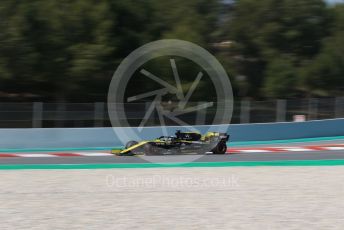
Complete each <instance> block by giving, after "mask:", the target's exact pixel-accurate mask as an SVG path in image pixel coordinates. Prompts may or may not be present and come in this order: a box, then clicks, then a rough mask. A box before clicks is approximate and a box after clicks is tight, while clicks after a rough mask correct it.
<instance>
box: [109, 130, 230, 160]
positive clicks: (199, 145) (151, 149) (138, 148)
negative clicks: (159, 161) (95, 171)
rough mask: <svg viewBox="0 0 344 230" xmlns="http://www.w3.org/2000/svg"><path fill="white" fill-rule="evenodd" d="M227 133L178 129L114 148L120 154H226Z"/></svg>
mask: <svg viewBox="0 0 344 230" xmlns="http://www.w3.org/2000/svg"><path fill="white" fill-rule="evenodd" d="M228 140H229V135H228V134H227V133H219V132H208V133H206V134H205V135H201V134H200V133H197V132H181V131H180V130H177V131H176V133H175V136H161V137H159V138H157V139H155V140H151V141H141V142H137V141H129V142H128V143H127V144H126V146H125V149H123V150H112V151H111V152H112V153H113V154H116V155H119V156H132V155H140V154H141V155H142V154H145V155H173V154H185V153H196V154H205V153H212V154H225V153H226V151H227V141H228Z"/></svg>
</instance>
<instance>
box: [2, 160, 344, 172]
mask: <svg viewBox="0 0 344 230" xmlns="http://www.w3.org/2000/svg"><path fill="white" fill-rule="evenodd" d="M337 165H344V160H298V161H295V160H290V161H289V160H288V161H246V162H243V161H241V162H190V163H166V164H159V163H134V164H126V163H117V164H32V165H31V164H16V165H0V170H30V169H116V168H180V167H182V168H193V167H252V166H337Z"/></svg>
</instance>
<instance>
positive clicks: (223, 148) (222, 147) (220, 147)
mask: <svg viewBox="0 0 344 230" xmlns="http://www.w3.org/2000/svg"><path fill="white" fill-rule="evenodd" d="M212 152H213V153H214V154H225V153H226V152H227V145H226V143H225V142H222V141H221V142H220V143H218V144H217V145H216V146H215V148H213V150H212Z"/></svg>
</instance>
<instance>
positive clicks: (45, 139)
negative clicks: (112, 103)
mask: <svg viewBox="0 0 344 230" xmlns="http://www.w3.org/2000/svg"><path fill="white" fill-rule="evenodd" d="M194 128H196V129H197V130H199V131H200V132H201V133H204V132H206V131H208V130H209V131H222V130H221V128H223V127H222V126H194ZM116 129H117V131H119V132H117V133H120V131H121V130H122V131H123V130H124V129H126V128H116ZM176 129H181V130H186V129H185V128H183V127H167V132H168V134H169V135H173V134H174V132H175V130H176ZM136 133H137V134H138V136H139V138H141V139H153V138H155V137H159V136H161V135H163V133H162V131H161V129H160V128H157V127H145V128H143V130H142V132H138V131H137V132H136ZM228 133H229V134H230V135H231V141H235V142H237V141H240V142H241V141H268V140H285V139H298V138H314V137H334V136H344V119H331V120H319V121H307V122H286V123H266V124H235V125H229V129H228ZM118 135H121V134H118ZM130 138H131V137H128V138H125V137H122V139H123V140H124V142H125V141H127V140H129V139H130ZM112 146H123V143H122V141H120V138H119V137H118V136H117V134H115V132H114V131H113V128H36V129H0V149H17V148H19V149H24V148H83V147H112Z"/></svg>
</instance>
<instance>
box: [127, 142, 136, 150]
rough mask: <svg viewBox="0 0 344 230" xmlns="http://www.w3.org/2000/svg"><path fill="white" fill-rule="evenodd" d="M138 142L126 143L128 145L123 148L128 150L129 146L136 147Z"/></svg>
mask: <svg viewBox="0 0 344 230" xmlns="http://www.w3.org/2000/svg"><path fill="white" fill-rule="evenodd" d="M138 143H139V142H137V141H128V143H127V144H126V145H125V148H126V149H128V148H130V147H131V146H134V145H137V144H138Z"/></svg>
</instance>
